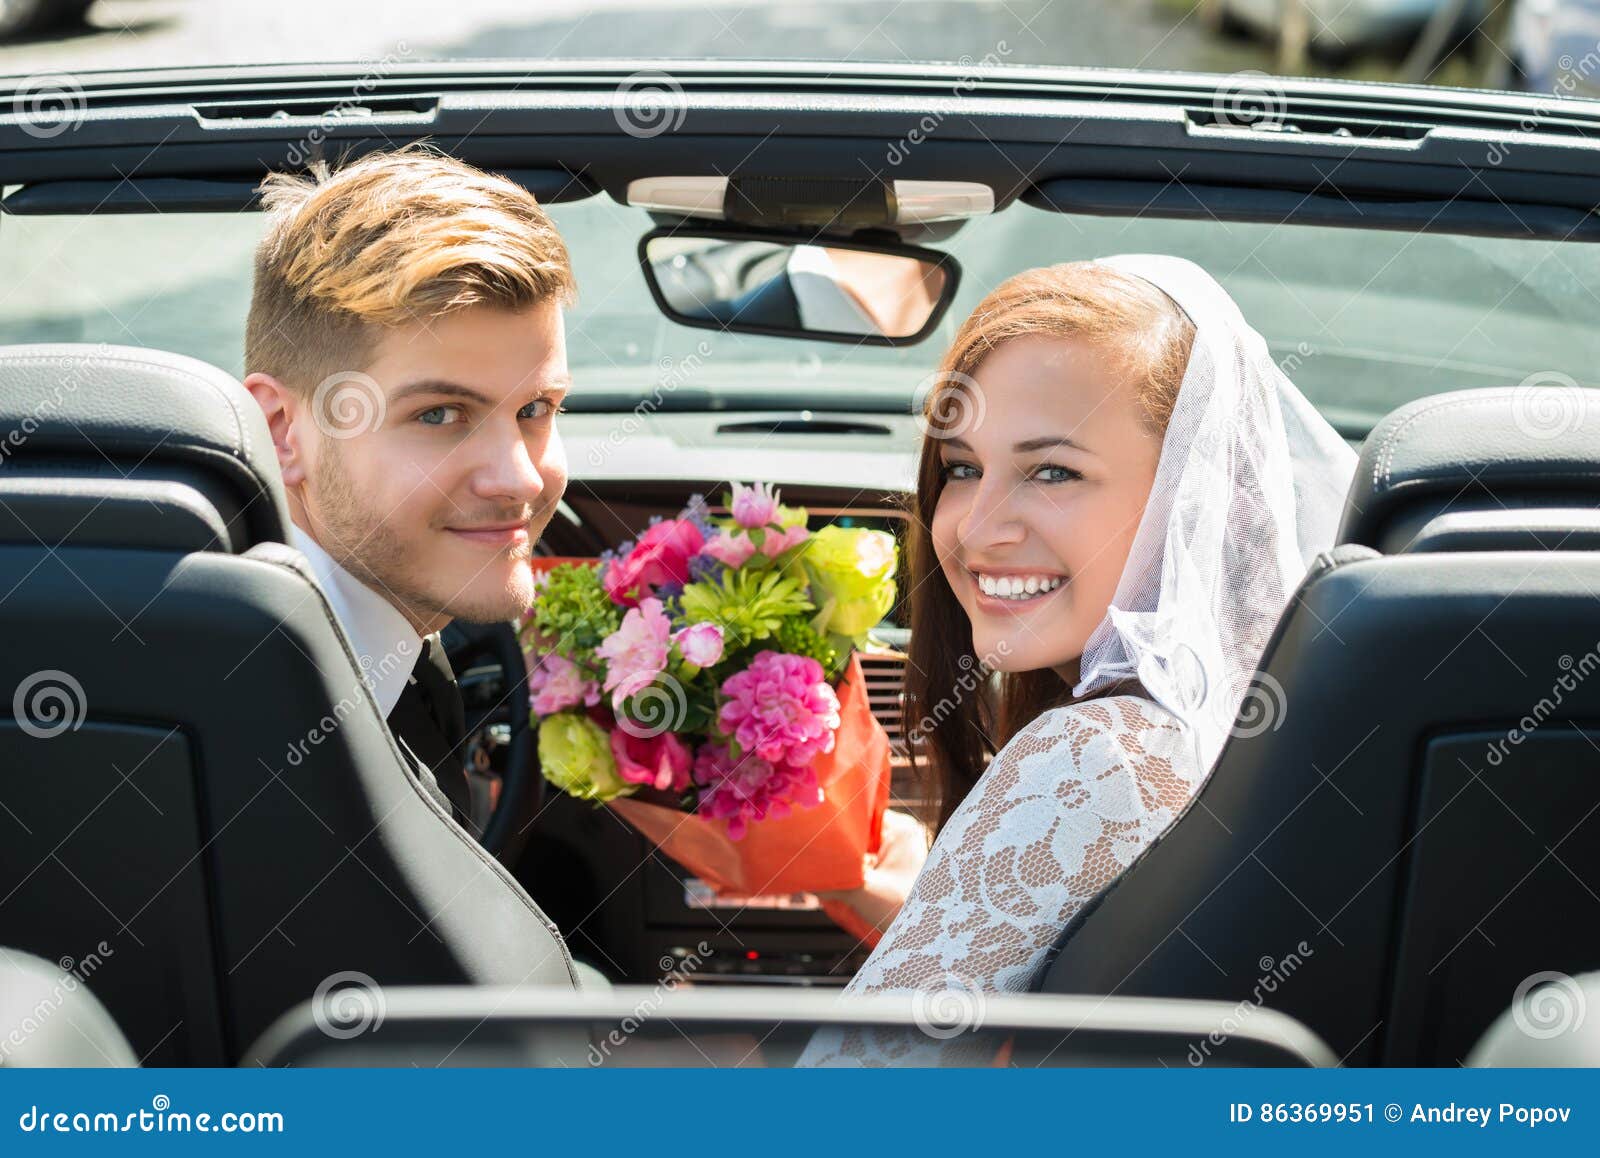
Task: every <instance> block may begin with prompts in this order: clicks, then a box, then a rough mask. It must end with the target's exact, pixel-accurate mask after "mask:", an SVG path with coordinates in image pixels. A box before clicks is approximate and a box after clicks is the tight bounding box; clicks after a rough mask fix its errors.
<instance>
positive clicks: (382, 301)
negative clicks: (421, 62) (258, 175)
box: [244, 148, 575, 827]
mask: <svg viewBox="0 0 1600 1158" xmlns="http://www.w3.org/2000/svg"><path fill="white" fill-rule="evenodd" d="M263 191H264V206H265V208H266V210H267V212H268V213H269V214H270V218H269V223H268V228H267V232H266V236H265V237H264V239H263V240H262V242H261V245H260V247H259V249H258V250H257V252H256V260H255V287H254V293H253V296H252V299H251V303H250V317H249V322H248V325H247V328H246V334H245V369H246V372H247V373H246V377H245V380H244V384H245V387H246V389H248V390H249V391H250V393H251V394H252V395H253V396H254V397H255V399H256V401H257V402H258V403H259V404H260V406H261V409H262V412H263V413H264V414H265V415H266V418H267V425H268V427H269V429H270V430H271V432H272V440H273V444H274V446H275V447H276V449H277V453H278V463H279V465H280V467H281V468H282V470H283V481H284V486H285V489H286V491H287V493H288V499H289V509H290V514H291V516H292V518H293V520H294V528H293V531H292V538H293V542H294V545H295V546H296V547H298V548H299V549H300V550H301V552H303V553H304V554H305V556H306V558H307V559H308V560H309V561H310V563H311V568H312V570H313V572H314V573H315V574H316V576H317V579H318V581H319V583H320V585H321V586H322V588H323V590H324V592H325V593H326V594H327V597H328V601H329V603H330V604H331V606H332V607H333V610H334V612H335V614H336V615H337V616H338V617H339V620H340V622H341V623H342V624H343V626H344V629H345V633H346V635H347V636H348V637H349V639H350V642H351V644H352V645H353V646H354V650H355V653H356V656H357V657H358V659H359V661H360V664H361V667H362V671H363V677H364V678H365V679H366V680H367V681H368V683H369V686H371V688H372V691H373V694H374V696H375V697H376V699H377V701H378V706H379V708H380V709H381V710H382V711H383V713H384V714H385V715H386V717H387V718H388V722H389V726H390V729H391V730H392V731H393V732H394V733H395V736H396V739H397V740H398V741H399V742H400V746H401V748H402V750H403V751H405V752H406V753H407V755H408V757H409V758H410V759H411V760H412V761H413V763H414V767H415V770H416V772H417V774H418V776H419V778H421V779H422V781H423V782H424V784H427V785H429V786H430V788H433V789H435V790H434V795H435V796H436V797H437V796H440V795H441V792H442V796H443V798H444V799H443V800H441V803H444V801H445V800H447V801H448V804H449V807H450V808H451V810H452V812H453V814H454V815H455V816H456V819H457V820H458V821H461V822H463V823H469V824H470V825H471V826H473V827H477V826H478V825H481V822H482V819H483V817H482V816H475V815H474V813H473V809H472V807H471V804H470V798H469V790H468V785H467V780H466V774H465V770H464V765H463V757H462V752H461V742H462V739H463V737H462V734H461V733H462V727H463V724H462V709H461V697H460V692H459V689H458V688H457V687H456V684H455V680H454V676H453V674H452V673H451V671H450V666H449V663H448V661H447V660H446V659H445V657H444V654H443V651H442V649H441V648H440V646H439V640H438V635H437V633H438V631H439V629H440V628H442V627H444V626H445V624H447V623H449V622H450V621H451V620H452V619H456V618H460V619H463V620H467V621H471V622H492V621H496V620H509V619H512V618H514V617H516V616H518V615H520V614H521V613H522V612H523V611H525V610H526V609H527V607H528V605H529V604H530V603H531V602H532V599H533V575H532V570H531V566H530V562H529V561H530V558H531V556H532V552H533V545H534V543H535V541H537V539H538V538H539V536H540V534H541V533H542V532H543V530H544V528H545V525H546V524H547V523H548V522H549V520H550V516H551V514H552V513H553V512H554V511H555V508H556V504H557V503H558V502H559V501H560V499H561V494H562V491H563V490H564V489H565V488H566V481H567V468H566V457H565V454H564V452H563V450H562V446H561V440H560V438H559V436H558V435H557V433H556V428H555V415H556V413H557V411H558V410H559V409H560V405H561V400H562V398H563V397H564V396H565V394H566V391H567V388H568V385H569V381H570V380H569V378H568V374H567V359H566V342H565V335H564V331H563V326H562V309H563V307H564V306H567V305H570V304H571V301H572V299H573V297H574V294H575V284H574V281H573V276H572V268H571V263H570V261H569V260H568V257H567V251H566V247H565V245H564V244H563V243H562V240H561V237H560V235H559V234H558V233H557V232H556V228H555V226H554V224H553V223H552V222H551V220H550V218H549V216H548V215H547V214H546V213H545V212H544V210H543V209H541V208H540V207H539V205H538V204H537V203H536V202H535V200H534V198H533V196H532V195H531V194H530V193H528V191H527V190H525V189H523V188H522V187H521V186H519V185H516V184H514V183H512V182H510V181H507V180H505V179H503V178H500V177H495V176H491V175H489V174H487V173H484V172H482V171H480V170H478V169H474V168H473V167H471V166H469V165H466V164H463V163H461V162H459V161H455V160H452V159H450V158H448V157H444V156H440V155H437V154H435V153H432V152H428V151H425V150H421V149H412V148H408V149H405V150H401V151H399V152H394V153H386V154H377V155H371V156H368V157H366V158H364V159H362V160H360V161H357V162H356V163H354V164H352V165H349V166H347V167H345V168H343V169H341V170H339V171H338V172H335V173H331V174H330V173H329V172H327V171H326V170H322V171H320V172H318V173H317V174H316V175H315V177H312V178H305V177H300V176H294V175H289V174H274V175H273V176H272V177H270V178H268V180H267V182H266V184H265V186H264V187H263ZM435 786H436V787H435Z"/></svg>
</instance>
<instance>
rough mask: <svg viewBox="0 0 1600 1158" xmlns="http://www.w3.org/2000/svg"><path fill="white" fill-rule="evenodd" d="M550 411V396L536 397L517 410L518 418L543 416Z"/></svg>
mask: <svg viewBox="0 0 1600 1158" xmlns="http://www.w3.org/2000/svg"><path fill="white" fill-rule="evenodd" d="M549 413H550V400H549V399H548V398H535V399H534V400H533V401H532V402H530V403H528V404H527V405H526V406H524V407H523V408H522V409H521V410H519V411H518V412H517V417H518V418H543V417H544V416H545V415H547V414H549Z"/></svg>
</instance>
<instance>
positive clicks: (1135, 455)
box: [802, 255, 1355, 1065]
mask: <svg viewBox="0 0 1600 1158" xmlns="http://www.w3.org/2000/svg"><path fill="white" fill-rule="evenodd" d="M927 413H928V416H929V421H928V429H927V434H926V437H925V439H924V442H923V448H922V460H921V468H920V473H919V477H918V485H917V496H916V504H915V512H914V518H913V521H912V527H911V537H910V543H909V568H910V581H911V584H912V596H911V598H912V616H911V619H912V634H911V652H910V660H909V663H908V665H907V719H908V721H913V722H916V723H915V727H916V730H917V731H918V732H920V733H921V736H922V747H923V753H924V755H925V757H926V762H927V765H928V767H929V769H930V772H931V791H930V794H931V797H932V803H933V811H934V815H935V816H936V818H937V832H938V838H937V840H936V842H935V843H934V846H933V849H932V851H931V852H930V853H929V854H928V858H927V862H926V864H925V865H924V866H923V868H922V871H921V873H920V874H919V875H918V876H917V877H916V881H915V884H914V885H913V886H912V887H911V889H910V893H909V896H907V897H906V900H905V903H904V905H903V907H901V908H900V910H899V912H898V915H897V916H895V917H894V919H893V922H892V923H891V924H889V927H888V930H887V932H886V933H885V934H884V936H883V939H882V941H881V942H880V943H879V945H878V947H877V948H876V949H875V950H874V952H873V954H872V956H871V957H870V958H869V959H868V960H867V962H866V964H865V965H864V966H863V967H862V969H861V970H860V971H859V973H858V974H857V975H856V977H855V978H854V979H853V980H852V981H851V983H850V985H849V987H848V988H847V989H846V992H847V993H862V992H873V991H912V992H918V991H921V992H929V991H940V990H946V989H965V990H975V991H978V992H1021V991H1025V990H1026V989H1027V988H1028V986H1029V983H1030V982H1031V981H1032V980H1033V977H1034V974H1035V972H1036V970H1037V969H1038V968H1039V966H1040V964H1041V962H1042V960H1043V958H1044V956H1045V954H1046V952H1047V951H1048V949H1049V948H1050V946H1051V945H1052V944H1053V943H1054V942H1055V941H1056V939H1057V937H1058V936H1059V935H1060V933H1061V931H1062V930H1063V928H1065V926H1066V925H1067V923H1068V921H1070V920H1071V918H1072V917H1073V915H1074V914H1075V913H1076V912H1077V911H1078V910H1079V909H1080V908H1081V907H1082V906H1083V905H1084V904H1085V903H1086V902H1087V901H1089V900H1090V899H1091V898H1093V897H1094V896H1095V894H1096V893H1098V892H1099V891H1100V890H1101V889H1103V888H1104V887H1105V886H1106V885H1107V884H1109V883H1110V882H1111V881H1112V880H1113V879H1114V878H1115V877H1116V876H1117V875H1119V874H1120V873H1121V872H1123V871H1124V870H1125V869H1126V868H1127V867H1128V866H1129V865H1131V864H1132V863H1133V861H1134V860H1135V859H1136V858H1137V857H1138V855H1139V853H1140V852H1141V851H1142V850H1143V849H1145V848H1147V847H1149V845H1150V844H1151V842H1152V841H1153V840H1154V839H1155V838H1156V837H1157V836H1159V835H1160V833H1161V832H1162V830H1163V829H1165V828H1166V827H1167V825H1168V824H1170V823H1171V822H1172V821H1173V819H1175V818H1176V817H1177V816H1178V815H1179V813H1181V812H1182V810H1183V809H1184V807H1185V806H1186V805H1187V803H1188V802H1189V800H1190V799H1191V798H1192V797H1193V795H1194V794H1195V792H1196V791H1197V790H1198V789H1199V787H1200V785H1201V783H1202V782H1203V781H1204V779H1205V776H1206V774H1207V773H1208V772H1209V770H1210V767H1211V764H1212V762H1213V761H1214V760H1215V759H1216V757H1217V754H1218V753H1219V752H1220V750H1221V748H1222V745H1223V743H1224V741H1225V740H1226V738H1227V735H1228V732H1229V729H1230V728H1232V727H1233V726H1234V721H1235V719H1236V718H1237V717H1238V715H1239V709H1240V706H1241V704H1242V703H1243V701H1244V699H1245V697H1246V693H1247V691H1248V690H1249V688H1250V681H1251V676H1252V674H1253V672H1254V670H1255V667H1256V664H1257V662H1258V660H1259V659H1260V657H1261V653H1262V650H1263V648H1264V647H1265V645H1266V642H1267V637H1268V635H1269V634H1270V633H1271V631H1272V629H1273V626H1274V624H1275V623H1276V622H1277V620H1278V618H1279V616H1280V614H1281V613H1282V611H1283V609H1284V607H1285V605H1286V604H1287V602H1288V600H1289V598H1290V596H1291V594H1292V593H1293V591H1294V588H1295V586H1296V585H1297V584H1298V582H1299V580H1300V578H1301V576H1302V575H1303V574H1304V572H1305V570H1306V567H1307V565H1308V564H1309V563H1310V561H1311V560H1312V559H1313V558H1314V557H1315V555H1316V554H1317V552H1319V551H1321V550H1323V549H1326V548H1327V547H1330V546H1332V544H1333V536H1334V531H1335V527H1336V525H1337V521H1338V518H1339V514H1340V511H1341V508H1342V505H1343V500H1344V495H1345V492H1346V490H1347V489H1348V487H1349V483H1350V480H1351V476H1352V474H1353V471H1354V468H1355V454H1354V452H1353V451H1351V450H1350V448H1349V447H1348V446H1347V445H1345V443H1344V442H1343V440H1342V439H1341V438H1340V437H1339V435H1338V434H1337V433H1336V432H1335V431H1334V430H1333V429H1332V427H1330V426H1329V425H1328V424H1327V422H1326V421H1324V420H1323V419H1322V417H1321V416H1320V415H1319V414H1317V412H1316V410H1315V409H1314V408H1313V407H1312V406H1311V404H1310V403H1309V402H1307V401H1306V399H1305V398H1304V396H1303V395H1301V394H1300V392H1299V391H1298V390H1296V389H1295V387H1294V386H1293V384H1291V383H1290V382H1289V380H1288V379H1287V378H1286V377H1284V375H1283V374H1282V372H1281V371H1279V369H1278V368H1277V367H1276V366H1275V365H1274V364H1273V363H1272V361H1271V358H1270V357H1269V355H1268V351H1267V347H1266V343H1265V342H1264V341H1263V340H1262V338H1261V336H1260V335H1259V334H1257V333H1256V332H1255V331H1254V330H1252V329H1251V328H1250V327H1249V326H1248V325H1247V324H1246V323H1245V321H1244V319H1243V317H1242V316H1241V315H1240V314H1239V311H1238V308H1237V307H1236V306H1235V305H1234V303H1233V301H1232V300H1231V299H1230V298H1229V297H1228V296H1227V294H1226V293H1225V292H1224V291H1223V289H1222V287H1221V286H1219V285H1218V284H1217V283H1216V282H1215V281H1214V280H1213V279H1212V278H1211V277H1210V276H1208V275H1207V274H1206V273H1205V272H1204V271H1203V270H1201V269H1200V268H1199V267H1198V266H1195V265H1193V264H1192V263H1190V262H1187V261H1184V260H1182V259H1179V258H1172V257H1160V256H1143V255H1141V256H1123V257H1115V258H1109V259H1105V260H1102V261H1096V262H1074V263H1070V264H1066V265H1058V266H1052V267H1049V268H1046V269H1038V270H1032V271H1030V272H1028V273H1024V274H1021V275H1019V276H1017V277H1014V278H1012V279H1010V280H1009V281H1007V282H1005V283H1004V284H1002V285H1001V286H1000V287H999V288H998V289H996V290H995V291H994V292H993V293H991V294H990V295H989V296H988V297H986V298H985V299H984V300H983V301H982V302H981V303H980V304H979V305H978V307H977V309H976V310H975V311H974V312H973V314H972V316H971V317H970V318H968V319H967V321H966V322H965V323H964V324H963V326H962V328H961V330H960V332H959V333H958V334H957V335H956V340H955V343H954V345H953V346H952V347H951V349H950V351H949V352H948V353H947V354H946V356H945V360H944V364H943V366H942V367H941V370H940V374H939V376H938V379H937V385H936V387H935V389H934V390H933V391H931V392H930V395H929V398H928V400H927ZM984 668H988V669H992V670H993V671H996V672H998V673H1000V674H999V677H998V680H996V681H994V683H993V684H991V683H990V682H989V681H987V680H984V679H981V678H973V677H971V676H970V675H969V674H968V673H972V672H979V673H981V672H982V670H983V669H984ZM990 752H994V753H995V755H994V757H993V759H992V760H990V761H989V763H988V765H987V767H985V764H984V758H985V756H986V755H987V754H988V753H990ZM885 888H886V886H885V882H884V881H883V880H882V879H878V880H869V884H868V887H867V888H866V889H865V890H862V892H861V893H859V894H857V895H855V896H852V897H851V898H850V899H851V901H852V903H854V904H855V905H856V907H857V908H858V909H860V910H861V911H862V912H863V915H864V916H866V917H867V918H868V919H869V920H873V919H875V918H877V917H879V916H881V915H882V913H883V911H884V908H885V906H884V904H883V894H884V892H885ZM874 901H876V903H877V904H876V908H875V907H874ZM888 907H889V908H892V906H888ZM894 1038H895V1039H894V1040H888V1039H887V1038H886V1036H885V1035H876V1036H871V1037H869V1036H867V1035H862V1034H859V1033H855V1032H849V1033H844V1032H840V1033H825V1034H820V1035H819V1036H818V1038H817V1039H816V1040H814V1041H813V1042H812V1043H811V1045H810V1047H809V1048H808V1050H807V1052H806V1055H805V1057H804V1058H803V1059H802V1064H811V1065H821V1064H884V1063H888V1062H898V1063H901V1064H929V1063H936V1062H940V1061H944V1062H950V1061H963V1060H965V1061H973V1060H981V1056H980V1055H978V1054H975V1053H970V1052H969V1053H968V1054H966V1055H962V1054H959V1053H956V1052H954V1051H958V1050H962V1049H966V1050H969V1051H971V1050H972V1049H973V1048H974V1045H975V1043H974V1039H973V1038H972V1037H971V1036H970V1035H966V1036H963V1037H962V1038H952V1039H950V1040H947V1041H946V1040H939V1039H936V1038H934V1037H932V1036H929V1037H925V1038H922V1037H919V1038H918V1039H917V1040H912V1039H911V1038H909V1037H907V1036H906V1035H894ZM977 1048H980V1049H981V1048H982V1047H981V1045H979V1046H978V1047H977Z"/></svg>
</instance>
